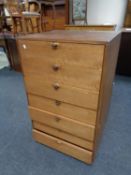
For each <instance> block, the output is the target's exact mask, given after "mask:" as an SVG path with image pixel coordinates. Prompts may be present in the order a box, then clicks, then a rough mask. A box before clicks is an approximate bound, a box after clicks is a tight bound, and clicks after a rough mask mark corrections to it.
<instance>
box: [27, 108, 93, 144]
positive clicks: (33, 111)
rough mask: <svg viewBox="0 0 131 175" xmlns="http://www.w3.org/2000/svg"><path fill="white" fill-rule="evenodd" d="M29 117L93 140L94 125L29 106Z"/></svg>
mask: <svg viewBox="0 0 131 175" xmlns="http://www.w3.org/2000/svg"><path fill="white" fill-rule="evenodd" d="M29 112H30V116H31V119H32V120H34V121H37V122H40V123H43V124H46V125H48V126H50V127H53V128H57V129H60V130H62V131H64V132H67V133H70V134H72V135H74V136H77V137H80V138H83V139H86V140H89V141H94V133H95V127H94V126H92V125H87V124H83V123H81V122H77V121H74V120H72V119H68V118H65V117H63V116H60V115H56V114H53V113H50V112H47V111H43V110H39V109H37V108H33V107H29Z"/></svg>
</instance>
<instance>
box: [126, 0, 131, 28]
mask: <svg viewBox="0 0 131 175" xmlns="http://www.w3.org/2000/svg"><path fill="white" fill-rule="evenodd" d="M124 27H131V1H130V0H128V5H127V10H126V16H125V23H124Z"/></svg>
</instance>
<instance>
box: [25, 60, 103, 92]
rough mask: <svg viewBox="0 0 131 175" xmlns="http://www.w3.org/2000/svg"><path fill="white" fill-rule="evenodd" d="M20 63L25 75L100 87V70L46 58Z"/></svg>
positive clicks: (72, 84)
mask: <svg viewBox="0 0 131 175" xmlns="http://www.w3.org/2000/svg"><path fill="white" fill-rule="evenodd" d="M22 65H23V72H24V75H25V76H28V75H38V76H42V77H43V79H44V80H50V81H52V80H53V81H57V80H59V82H61V83H62V84H67V85H70V86H74V87H78V88H85V89H91V90H94V91H99V88H100V80H101V70H96V69H90V68H87V67H86V66H80V65H71V64H64V63H61V64H59V63H58V62H57V61H55V60H54V61H53V60H52V63H50V62H49V60H48V58H47V59H43V58H40V59H37V58H27V59H23V60H22ZM47 75H48V76H47Z"/></svg>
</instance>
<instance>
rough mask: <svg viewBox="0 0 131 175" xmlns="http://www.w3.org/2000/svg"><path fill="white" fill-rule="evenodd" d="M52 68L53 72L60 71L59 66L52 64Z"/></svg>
mask: <svg viewBox="0 0 131 175" xmlns="http://www.w3.org/2000/svg"><path fill="white" fill-rule="evenodd" d="M52 68H53V70H54V71H58V70H59V69H60V65H58V64H54V65H53V66H52Z"/></svg>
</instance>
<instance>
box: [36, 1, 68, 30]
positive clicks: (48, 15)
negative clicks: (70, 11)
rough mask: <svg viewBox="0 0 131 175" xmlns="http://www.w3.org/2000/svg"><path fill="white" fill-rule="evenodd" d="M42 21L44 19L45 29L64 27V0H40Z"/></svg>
mask: <svg viewBox="0 0 131 175" xmlns="http://www.w3.org/2000/svg"><path fill="white" fill-rule="evenodd" d="M39 3H40V4H41V14H42V21H46V22H47V25H46V30H53V29H64V25H65V21H66V2H65V0H52V1H51V0H40V1H39Z"/></svg>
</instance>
